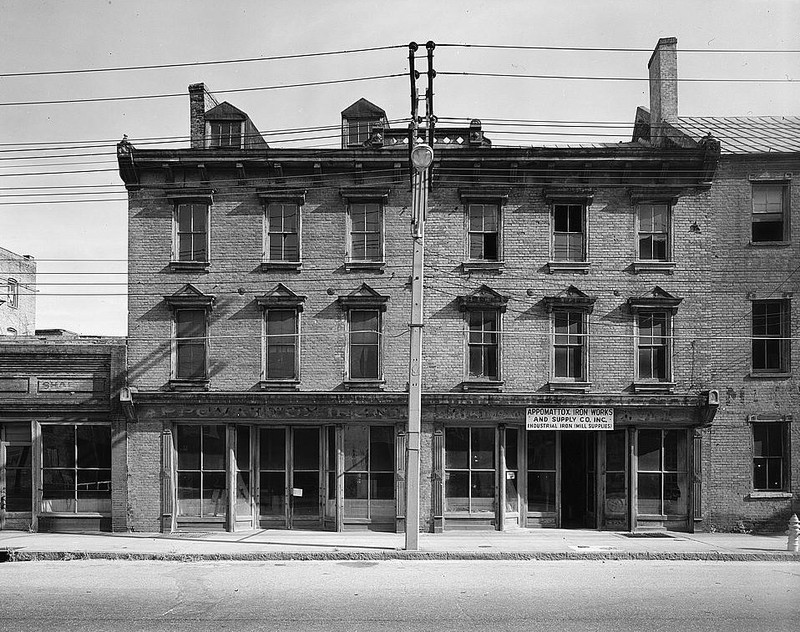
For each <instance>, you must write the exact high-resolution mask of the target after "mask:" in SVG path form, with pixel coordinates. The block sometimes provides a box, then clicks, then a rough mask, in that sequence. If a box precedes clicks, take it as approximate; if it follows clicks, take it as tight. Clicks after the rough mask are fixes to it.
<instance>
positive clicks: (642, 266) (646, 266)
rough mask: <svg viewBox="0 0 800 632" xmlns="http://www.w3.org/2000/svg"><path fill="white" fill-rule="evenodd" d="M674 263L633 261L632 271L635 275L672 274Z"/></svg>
mask: <svg viewBox="0 0 800 632" xmlns="http://www.w3.org/2000/svg"><path fill="white" fill-rule="evenodd" d="M675 266H676V264H675V262H674V261H634V262H633V271H634V272H635V273H636V274H639V273H640V272H664V273H666V274H673V273H674V271H675Z"/></svg>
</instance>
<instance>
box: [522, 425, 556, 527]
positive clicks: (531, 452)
mask: <svg viewBox="0 0 800 632" xmlns="http://www.w3.org/2000/svg"><path fill="white" fill-rule="evenodd" d="M525 434H526V435H527V442H528V512H534V513H538V512H554V511H555V510H556V433H555V431H553V430H532V431H528V432H526V433H525Z"/></svg>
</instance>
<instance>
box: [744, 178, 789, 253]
mask: <svg viewBox="0 0 800 632" xmlns="http://www.w3.org/2000/svg"><path fill="white" fill-rule="evenodd" d="M787 193H788V187H787V186H786V185H785V184H782V183H764V184H753V230H752V241H753V243H761V242H770V241H784V240H787V239H788V230H787V223H788V222H787V219H788V217H787V216H788V209H787V200H788V195H787Z"/></svg>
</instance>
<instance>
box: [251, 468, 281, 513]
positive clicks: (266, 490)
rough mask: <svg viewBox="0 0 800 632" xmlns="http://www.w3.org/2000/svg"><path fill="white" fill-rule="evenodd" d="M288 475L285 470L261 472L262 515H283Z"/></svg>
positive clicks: (260, 510)
mask: <svg viewBox="0 0 800 632" xmlns="http://www.w3.org/2000/svg"><path fill="white" fill-rule="evenodd" d="M285 477H286V475H285V474H284V473H283V472H261V476H260V481H261V495H260V496H259V500H258V504H259V509H258V511H259V513H260V514H261V515H262V516H272V517H277V516H279V517H283V515H284V509H285V504H284V501H285V494H286V478H285Z"/></svg>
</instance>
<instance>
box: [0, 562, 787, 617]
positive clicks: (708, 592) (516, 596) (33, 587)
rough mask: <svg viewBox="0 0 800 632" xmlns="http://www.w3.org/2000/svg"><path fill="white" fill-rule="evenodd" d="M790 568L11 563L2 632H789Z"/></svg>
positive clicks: (0, 571)
mask: <svg viewBox="0 0 800 632" xmlns="http://www.w3.org/2000/svg"><path fill="white" fill-rule="evenodd" d="M798 624H800V564H796V563H793V562H776V563H772V562H685V561H682V562H664V561H656V562H645V561H606V562H601V561H590V562H580V561H563V562H540V561H535V562H532V561H528V562H490V561H471V562H455V561H454V562H431V561H416V562H410V561H387V562H277V563H275V562H269V563H267V562H264V563H261V562H218V563H209V562H203V563H179V562H125V561H116V562H113V561H112V562H106V561H89V562H79V561H74V562H19V563H6V564H0V630H2V631H6V630H8V631H14V632H28V631H36V632H39V631H44V630H58V631H59V632H72V631H76V630H103V631H106V630H108V631H115V632H116V631H137V632H138V631H142V630H146V631H155V630H169V631H170V632H183V631H191V632H201V631H204V630H213V631H215V632H222V631H227V630H237V631H241V630H258V631H259V632H265V631H271V630H281V631H285V630H309V631H312V632H316V631H323V630H324V631H328V630H348V631H350V632H359V631H362V630H364V631H366V630H370V631H375V630H380V631H384V630H387V631H388V630H403V631H408V630H436V631H450V630H454V631H456V630H457V631H458V632H464V631H472V630H475V631H478V630H480V631H481V632H484V631H495V630H498V631H500V630H526V631H527V632H532V631H534V630H548V631H550V630H552V631H559V630H567V631H572V630H615V631H620V632H624V631H627V630H637V631H642V630H645V631H647V632H656V631H661V630H665V631H666V630H669V631H670V632H676V631H678V630H680V631H685V630H714V631H715V632H717V631H719V630H724V631H725V632H736V631H738V630H742V631H744V630H747V631H748V632H754V631H757V630H770V631H779V630H797V628H798Z"/></svg>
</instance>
